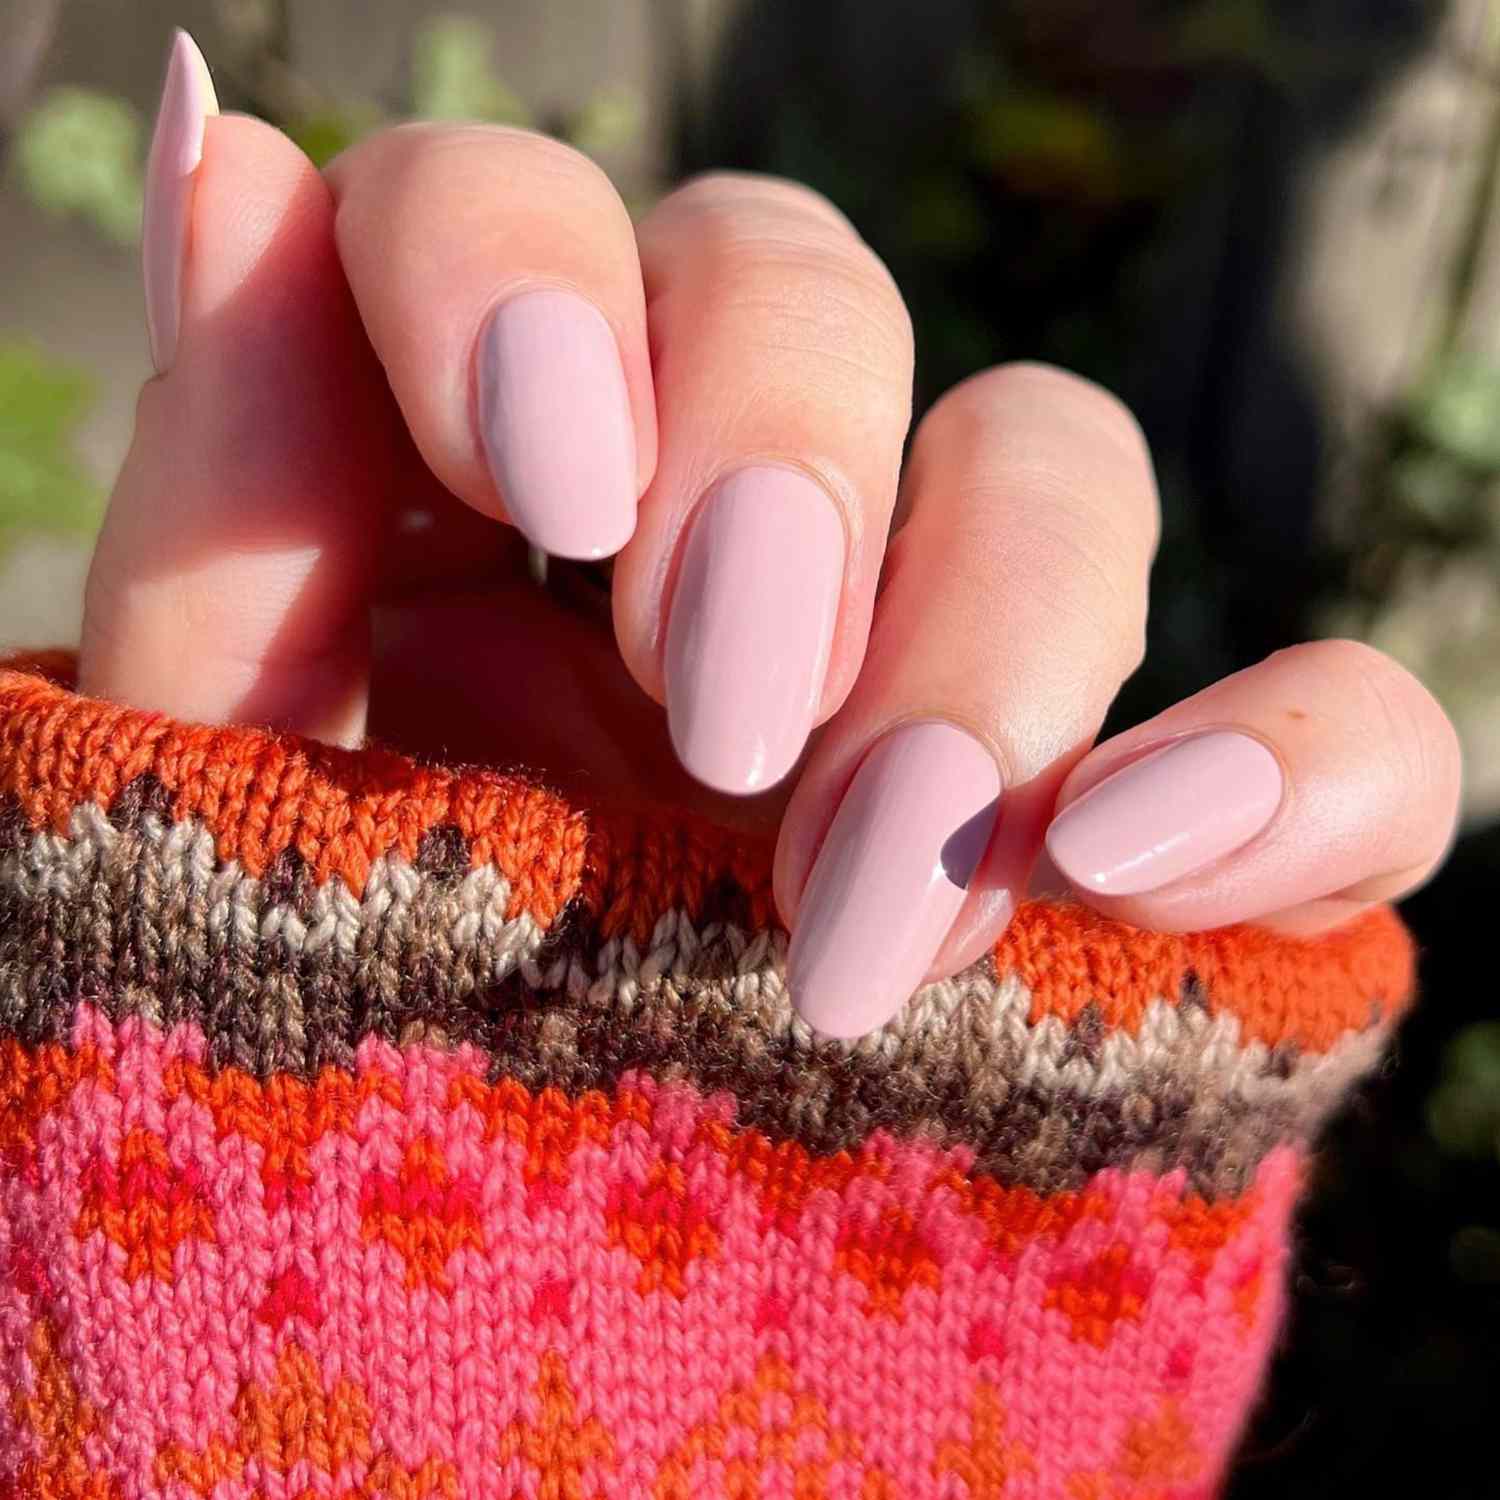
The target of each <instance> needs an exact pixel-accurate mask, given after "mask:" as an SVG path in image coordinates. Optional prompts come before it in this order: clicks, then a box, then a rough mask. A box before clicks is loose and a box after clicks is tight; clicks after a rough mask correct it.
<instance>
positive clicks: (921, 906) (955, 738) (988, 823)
mask: <svg viewBox="0 0 1500 1500" xmlns="http://www.w3.org/2000/svg"><path fill="white" fill-rule="evenodd" d="M999 811H1000V772H999V768H998V767H997V766H996V764H995V761H994V757H993V756H991V755H990V753H989V752H988V751H987V750H986V749H985V748H984V746H983V745H981V744H980V743H979V741H978V740H976V739H974V738H973V737H972V736H971V735H968V734H965V733H964V732H963V730H961V729H955V728H954V727H953V726H952V725H951V724H943V723H937V722H922V723H917V724H908V725H905V726H904V727H902V728H900V729H896V730H893V731H892V732H891V733H890V734H888V735H886V737H885V738H884V739H882V740H881V741H879V742H878V743H877V744H876V745H875V747H874V749H872V750H871V751H870V752H869V754H868V755H866V756H865V758H864V760H863V761H862V762H861V763H860V767H859V770H858V771H856V772H855V773H854V780H853V781H851V782H850V783H849V790H848V791H847V792H845V793H844V800H843V801H842V802H840V803H839V809H838V812H837V813H835V814H834V819H833V824H832V826H831V827H830V828H829V830H828V836H827V837H826V838H825V839H824V840H823V847H822V849H821V850H819V852H818V857H817V860H816V861H815V862H814V864H813V868H812V874H811V875H810V876H809V877H808V881H807V887H806V889H805V890H804V891H803V893H802V904H801V908H800V909H799V911H798V913H797V925H796V929H795V931H794V932H793V933H792V945H791V950H790V952H789V954H788V956H787V983H788V984H789V986H790V987H791V992H792V1003H793V1004H794V1005H795V1006H796V1007H797V1010H798V1011H799V1012H800V1013H801V1015H802V1016H803V1017H804V1018H805V1019H806V1020H807V1021H808V1023H809V1024H810V1025H812V1026H813V1027H814V1028H816V1029H817V1030H818V1031H821V1032H823V1033H824V1034H825V1035H827V1036H839V1037H854V1036H863V1035H864V1034H865V1033H866V1032H867V1031H873V1030H875V1028H876V1027H878V1026H883V1025H884V1024H885V1023H886V1022H887V1021H888V1020H890V1018H891V1017H892V1016H893V1015H895V1014H896V1012H897V1011H898V1010H900V1008H901V1007H902V1005H904V1004H905V1003H906V1001H907V1000H908V999H910V998H911V995H912V994H913V992H914V991H915V990H916V989H917V987H918V986H919V985H920V984H921V982H922V978H923V976H924V975H925V974H926V973H927V971H928V969H929V968H931V966H932V961H933V959H934V958H936V957H937V952H938V949H939V948H940V947H941V946H942V942H943V939H944V938H945V937H946V936H947V935H948V929H949V928H950V927H952V926H953V921H954V918H955V917H957V915H958V912H959V908H960V907H961V906H962V905H963V903H964V895H965V893H966V891H967V889H968V885H969V879H970V877H971V876H972V875H973V873H974V869H975V867H976V866H977V865H978V863H979V861H980V859H981V858H982V857H983V855H984V851H985V848H986V846H987V845H988V844H989V841H990V834H991V832H992V831H993V830H994V826H995V818H996V816H997V815H998V813H999Z"/></svg>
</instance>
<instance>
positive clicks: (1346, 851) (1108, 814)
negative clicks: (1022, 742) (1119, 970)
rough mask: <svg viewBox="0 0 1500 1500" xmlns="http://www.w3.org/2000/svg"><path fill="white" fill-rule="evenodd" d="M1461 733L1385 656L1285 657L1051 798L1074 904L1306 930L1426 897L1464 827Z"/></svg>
mask: <svg viewBox="0 0 1500 1500" xmlns="http://www.w3.org/2000/svg"><path fill="white" fill-rule="evenodd" d="M1460 784H1461V767H1460V759H1459V750H1458V742H1457V737H1456V736H1455V734H1454V731H1453V727H1452V725H1450V724H1449V722H1448V720H1447V718H1446V717H1445V716H1444V714H1443V712H1442V710H1441V709H1440V708H1439V707H1438V705H1437V703H1436V702H1435V701H1434V700H1433V698H1432V696H1431V695H1430V694H1429V693H1428V692H1427V690H1426V689H1425V688H1424V687H1423V686H1422V685H1421V684H1420V683H1419V682H1418V681H1417V680H1416V679H1415V678H1414V677H1412V676H1411V675H1410V674H1409V673H1408V672H1406V671H1405V670H1404V669H1403V668H1402V667H1399V666H1398V665H1397V664H1396V663H1395V662H1393V661H1391V660H1390V659H1389V658H1388V657H1386V656H1383V655H1382V654H1381V653H1380V652H1378V651H1375V650H1372V649H1371V648H1370V647H1368V646H1363V645H1360V644H1358V643H1357V642H1353V641H1316V642H1311V643H1309V644H1306V645H1302V646H1295V647H1292V648H1291V649H1289V650H1286V651H1281V652H1278V653H1277V654H1276V655H1274V656H1271V657H1269V658H1267V659H1266V660H1265V661H1263V662H1261V663H1259V664H1258V665H1256V666H1253V667H1249V668H1247V669H1246V670H1245V671H1243V672H1238V673H1236V674H1235V675H1234V676H1232V677H1227V678H1225V679H1224V680H1223V681H1222V682H1218V683H1215V684H1214V685H1213V686H1212V687H1210V688H1207V689H1206V690H1205V691H1203V692H1201V693H1198V694H1196V695H1195V696H1194V697H1192V698H1188V699H1186V700H1185V701H1184V702H1182V703H1179V704H1176V705H1175V706H1174V707H1172V708H1170V709H1168V710H1167V711H1166V712H1165V713H1163V714H1160V715H1158V716H1157V717H1156V718H1154V719H1152V720H1150V721H1149V722H1147V723H1145V724H1142V725H1139V726H1138V727H1137V728H1135V729H1132V730H1130V731H1129V732H1127V733H1125V734H1122V735H1119V736H1117V737H1116V738H1115V739H1112V740H1109V741H1107V742H1106V743H1105V744H1103V745H1100V746H1099V747H1098V748H1097V749H1095V750H1094V751H1093V752H1092V754H1090V755H1089V756H1087V757H1086V758H1085V759H1084V760H1083V761H1081V762H1080V763H1079V765H1078V766H1077V767H1076V768H1075V769H1074V771H1073V773H1072V774H1071V775H1070V776H1069V778H1068V780H1067V781H1066V782H1065V783H1064V784H1063V788H1062V792H1061V793H1060V795H1059V797H1058V804H1057V805H1058V812H1057V814H1056V816H1055V817H1054V819H1053V822H1052V825H1051V827H1050V829H1049V830H1048V833H1047V850H1048V853H1049V855H1050V856H1051V859H1052V862H1053V864H1054V865H1055V866H1056V867H1057V869H1058V870H1059V872H1060V873H1061V874H1062V876H1063V877H1064V879H1066V880H1067V881H1068V883H1069V884H1070V885H1071V886H1072V887H1073V889H1074V890H1075V891H1076V892H1077V894H1078V896H1079V897H1080V899H1082V900H1084V901H1086V902H1087V903H1088V904H1090V905H1092V906H1094V907H1097V908H1098V909H1100V910H1102V911H1104V912H1106V913H1108V914H1109V915H1112V916H1116V917H1120V918H1121V919H1123V920H1125V921H1128V922H1133V923H1136V924H1138V925H1140V926H1145V927H1154V928H1158V929H1162V930H1167V931H1179V932H1183V931H1193V930H1197V929H1201V928H1208V927H1220V926H1225V925H1227V924H1229V923H1232V922H1248V921H1262V922H1265V923H1268V924H1269V925H1273V926H1276V927H1279V928H1281V929H1283V930H1290V931H1293V932H1316V931H1319V930H1321V929H1323V928H1326V927H1330V926H1333V925H1336V924H1337V923H1338V922H1341V921H1344V920H1347V919H1348V918H1349V917H1352V916H1354V915H1355V914H1356V913H1358V912H1359V911H1360V910H1362V909H1363V908H1364V907H1366V906H1368V905H1370V904H1372V903H1374V902H1377V901H1386V900H1392V899H1395V898H1396V897H1398V896H1401V895H1404V894H1405V893H1406V892H1407V891H1409V890H1412V889H1414V888H1415V887H1416V886H1418V885H1420V884H1421V883H1422V882H1423V881H1424V880H1425V879H1426V878H1427V877H1428V875H1430V874H1431V873H1432V871H1433V870H1434V869H1435V868H1436V867H1437V865H1438V864H1439V863H1441V861H1442V858H1443V855H1444V853H1445V852H1446V850H1447V847H1448V844H1449V842H1450V840H1451V839H1452V836H1453V829H1454V823H1455V820H1456V817H1457V810H1458V801H1459V789H1460Z"/></svg>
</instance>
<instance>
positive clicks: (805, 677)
mask: <svg viewBox="0 0 1500 1500" xmlns="http://www.w3.org/2000/svg"><path fill="white" fill-rule="evenodd" d="M843 578H844V527H843V523H842V521H841V519H840V517H839V514H838V512H837V511H836V510H835V509H834V505H833V501H832V500H831V499H830V498H829V497H828V495H827V493H826V492H825V491H824V490H823V489H822V488H821V487H820V486H819V485H818V484H816V483H815V482H814V481H813V480H811V479H809V478H808V477H807V476H806V475H805V474H799V473H798V472H796V471H795V470H793V469H784V468H779V467H776V466H774V465H762V466H756V467H753V468H747V469H741V470H739V471H737V472H736V473H733V474H730V475H729V476H727V477H726V478H724V479H722V480H720V481H719V483H718V484H717V485H715V486H714V488H713V489H712V490H710V491H709V493H708V495H707V497H706V498H705V499H704V500H702V501H701V502H700V504H699V506H698V509H697V511H696V512H695V513H694V515H693V518H692V520H691V521H690V522H689V526H688V534H687V540H686V542H685V543H684V544H683V550H682V559H681V564H680V567H679V570H678V575H677V586H676V589H675V590H674V592H673V595H672V602H671V609H670V613H669V615H668V619H667V641H666V659H665V673H666V685H667V723H668V727H669V728H670V730H671V733H672V744H673V745H674V747H675V748H676V750H677V755H678V758H679V759H680V760H681V761H682V763H683V765H684V766H686V767H687V769H688V770H689V771H691V772H692V774H693V775H694V776H696V777H697V778H698V779H699V780H700V781H702V782H704V783H706V784H707V785H708V786H711V787H716V788H717V789H718V790H719V791H722V792H733V793H738V794H741V795H743V794H747V793H751V792H761V791H764V790H765V789H766V788H767V787H769V786H774V785H775V784H776V782H778V781H780V780H781V778H782V777H783V776H785V775H786V773H787V772H788V771H790V770H791V769H792V767H793V766H794V765H795V764H796V763H797V757H798V756H799V755H801V753H802V747H803V745H804V744H805V743H806V742H807V736H808V734H809V733H810V732H811V730H812V727H813V723H814V721H815V719H816V716H817V711H818V701H819V699H820V698H821V696H822V693H823V679H824V677H825V676H826V674H827V671H828V653H829V650H830V648H831V646H832V642H833V626H834V621H835V619H836V618H837V616H838V608H839V592H840V589H841V588H842V586H843Z"/></svg>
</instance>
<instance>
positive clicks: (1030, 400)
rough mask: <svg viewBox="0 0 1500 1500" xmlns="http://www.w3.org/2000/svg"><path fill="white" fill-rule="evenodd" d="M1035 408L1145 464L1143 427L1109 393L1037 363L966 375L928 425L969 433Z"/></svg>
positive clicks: (1019, 362) (1079, 377)
mask: <svg viewBox="0 0 1500 1500" xmlns="http://www.w3.org/2000/svg"><path fill="white" fill-rule="evenodd" d="M1038 408H1042V409H1048V410H1051V411H1053V412H1054V413H1056V412H1061V413H1062V414H1063V416H1064V419H1065V421H1066V424H1067V425H1068V426H1069V427H1070V428H1073V429H1075V430H1076V429H1079V428H1082V429H1084V430H1086V431H1090V432H1094V433H1097V434H1098V435H1099V436H1101V437H1102V438H1104V439H1105V440H1106V442H1107V443H1108V444H1109V445H1110V446H1111V447H1113V448H1115V449H1117V450H1119V452H1120V453H1121V455H1122V456H1125V457H1128V458H1129V459H1131V460H1133V461H1141V460H1144V461H1145V462H1146V463H1147V464H1148V465H1149V463H1150V449H1149V446H1148V444H1147V442H1146V435H1145V433H1144V432H1143V431H1142V430H1141V424H1140V423H1139V422H1138V421H1137V420H1136V417H1135V413H1134V412H1132V411H1131V409H1130V408H1129V407H1128V406H1127V405H1126V404H1125V403H1124V402H1123V401H1122V400H1121V399H1120V398H1119V397H1118V396H1117V395H1115V393H1114V392H1113V391H1110V390H1106V389H1105V387H1103V386H1102V385H1098V384H1096V383H1095V382H1094V381H1092V380H1089V379H1087V378H1086V377H1084V376H1082V375H1075V374H1073V373H1072V371H1070V370H1064V369H1061V368H1060V367H1058V366H1057V365H1049V364H1044V363H1041V362H1039V361H1032V360H1017V361H1014V362H1011V363H1008V364H1002V365H993V366H991V367H990V368H989V369H987V370H981V371H980V372H979V373H978V374H976V375H971V376H969V378H968V379H967V380H963V381H960V382H959V384H958V385H956V386H954V387H953V389H952V390H950V391H949V392H948V393H947V394H946V395H945V396H943V397H942V399H941V400H939V401H938V402H937V403H936V404H935V405H934V406H933V408H932V410H931V412H930V413H929V414H928V421H929V422H931V423H933V425H934V427H935V428H937V429H939V430H941V429H942V428H944V427H947V426H949V425H955V426H958V427H959V428H971V429H972V428H973V427H975V426H976V425H986V424H988V423H989V422H990V421H992V420H993V417H994V414H995V412H996V411H1004V410H1007V409H1017V410H1027V409H1038ZM924 425H925V424H924Z"/></svg>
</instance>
